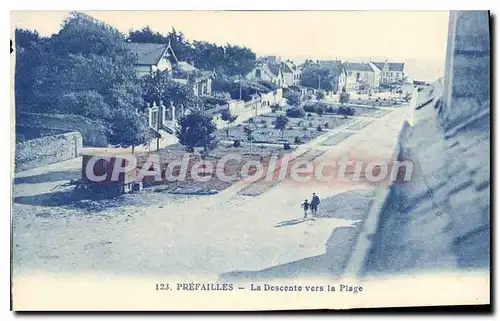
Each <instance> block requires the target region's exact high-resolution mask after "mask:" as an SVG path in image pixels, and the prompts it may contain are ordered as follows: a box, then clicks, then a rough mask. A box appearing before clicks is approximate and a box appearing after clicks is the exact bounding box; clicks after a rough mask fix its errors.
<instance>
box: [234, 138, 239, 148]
mask: <svg viewBox="0 0 500 321" xmlns="http://www.w3.org/2000/svg"><path fill="white" fill-rule="evenodd" d="M240 146H241V141H240V140H239V139H236V140H235V141H234V142H233V147H240Z"/></svg>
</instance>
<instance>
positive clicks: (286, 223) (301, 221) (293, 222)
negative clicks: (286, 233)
mask: <svg viewBox="0 0 500 321" xmlns="http://www.w3.org/2000/svg"><path fill="white" fill-rule="evenodd" d="M304 222H305V220H304V219H303V218H302V217H299V218H295V219H293V220H288V221H283V222H279V223H278V224H276V225H275V226H274V227H283V226H290V225H296V224H300V223H304Z"/></svg>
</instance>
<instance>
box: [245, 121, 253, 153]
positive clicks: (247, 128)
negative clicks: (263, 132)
mask: <svg viewBox="0 0 500 321" xmlns="http://www.w3.org/2000/svg"><path fill="white" fill-rule="evenodd" d="M243 131H244V132H245V135H246V136H247V140H248V141H249V142H250V152H252V150H253V132H254V128H253V127H252V126H251V125H250V126H245V127H243Z"/></svg>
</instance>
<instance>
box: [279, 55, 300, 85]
mask: <svg viewBox="0 0 500 321" xmlns="http://www.w3.org/2000/svg"><path fill="white" fill-rule="evenodd" d="M281 65H282V70H283V78H284V82H283V87H288V86H297V85H298V84H299V83H300V77H301V74H302V73H301V71H300V70H299V68H298V67H297V66H296V65H295V64H294V63H293V62H292V61H290V60H287V61H284V62H282V63H281Z"/></svg>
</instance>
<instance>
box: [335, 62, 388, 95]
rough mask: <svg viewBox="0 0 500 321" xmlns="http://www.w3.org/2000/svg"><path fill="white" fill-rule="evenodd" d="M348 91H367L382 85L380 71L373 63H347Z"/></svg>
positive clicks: (345, 64)
mask: <svg viewBox="0 0 500 321" xmlns="http://www.w3.org/2000/svg"><path fill="white" fill-rule="evenodd" d="M344 67H345V70H346V72H347V81H346V89H347V90H367V89H373V88H378V87H379V85H380V69H379V68H378V67H377V66H376V65H375V64H373V63H371V62H369V63H365V62H361V63H359V62H346V63H344Z"/></svg>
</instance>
